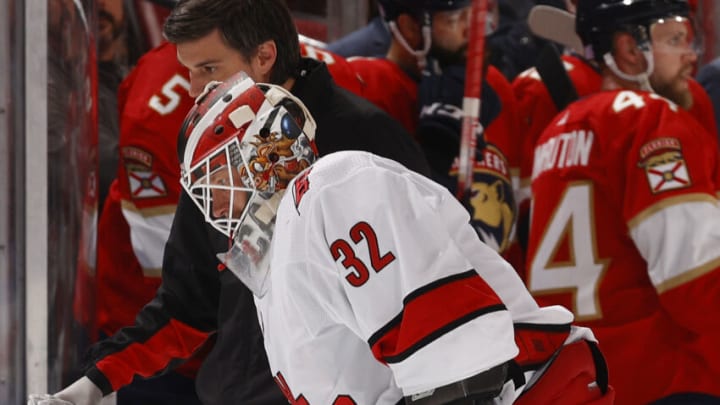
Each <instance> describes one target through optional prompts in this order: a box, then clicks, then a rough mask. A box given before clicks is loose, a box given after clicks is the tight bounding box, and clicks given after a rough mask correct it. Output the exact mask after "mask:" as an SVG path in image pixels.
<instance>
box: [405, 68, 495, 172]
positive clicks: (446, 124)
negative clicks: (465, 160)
mask: <svg viewBox="0 0 720 405" xmlns="http://www.w3.org/2000/svg"><path fill="white" fill-rule="evenodd" d="M429 65H430V66H432V63H430V64H429ZM486 87H487V85H486V83H485V82H483V103H482V108H483V112H485V111H484V110H485V100H486V94H488V93H489V91H486ZM464 91H465V66H463V65H453V66H446V67H445V68H443V70H442V71H440V70H438V69H428V70H426V71H425V72H423V77H422V79H421V81H420V86H419V88H418V102H419V105H420V117H419V120H418V127H417V136H418V139H419V140H420V143H421V144H422V146H423V150H424V151H425V153H426V155H427V157H428V161H429V162H430V165H431V167H432V169H433V171H435V172H437V173H440V174H443V175H447V173H448V172H449V170H450V166H451V165H452V162H453V160H454V159H455V157H456V156H458V153H459V151H460V135H461V132H462V121H463V116H464V114H463V109H462V102H463V94H464ZM486 118H488V117H483V116H482V113H481V116H480V119H481V122H482V123H483V125H484V123H485V122H489V120H487V119H486ZM484 147H485V144H484V140H483V138H482V137H480V138H478V139H477V150H478V151H481V150H482V149H483V148H484Z"/></svg>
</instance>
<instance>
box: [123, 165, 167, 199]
mask: <svg viewBox="0 0 720 405" xmlns="http://www.w3.org/2000/svg"><path fill="white" fill-rule="evenodd" d="M127 173H128V183H129V184H130V193H131V195H132V198H152V197H164V196H166V195H167V188H166V187H165V182H164V181H163V179H162V177H160V175H159V174H157V173H153V172H151V171H149V170H138V169H137V168H131V167H128V171H127Z"/></svg>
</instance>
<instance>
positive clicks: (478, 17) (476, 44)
mask: <svg viewBox="0 0 720 405" xmlns="http://www.w3.org/2000/svg"><path fill="white" fill-rule="evenodd" d="M486 19H487V0H473V2H472V16H471V23H470V38H469V41H468V49H467V64H466V68H465V89H464V91H465V92H464V96H463V105H462V107H463V122H462V132H461V136H460V157H459V161H458V188H457V198H458V200H460V201H461V202H465V199H466V197H468V196H469V195H470V187H471V185H472V177H473V170H474V168H475V148H476V146H477V137H479V136H482V133H483V127H482V125H480V97H481V89H482V79H483V77H482V76H483V75H482V73H483V58H484V50H485V27H486Z"/></svg>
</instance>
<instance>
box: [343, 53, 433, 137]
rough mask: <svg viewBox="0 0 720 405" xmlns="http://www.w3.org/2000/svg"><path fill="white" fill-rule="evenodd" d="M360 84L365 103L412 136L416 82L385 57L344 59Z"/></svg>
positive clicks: (414, 128) (415, 119) (416, 97)
mask: <svg viewBox="0 0 720 405" xmlns="http://www.w3.org/2000/svg"><path fill="white" fill-rule="evenodd" d="M348 62H349V63H350V66H352V68H353V70H354V71H355V72H356V73H357V75H358V77H359V78H360V82H361V83H362V94H361V96H362V97H364V98H365V99H367V100H369V101H370V102H372V103H373V104H375V105H376V106H378V107H379V108H380V109H381V110H383V111H385V112H386V113H388V114H389V115H390V116H391V117H393V118H395V119H396V120H398V121H399V122H400V123H401V124H402V125H403V127H405V129H406V130H407V131H408V132H409V133H410V134H412V135H413V136H414V135H415V130H416V129H417V121H418V115H419V110H418V82H417V80H415V79H413V78H412V77H410V75H408V74H407V73H406V72H405V71H403V70H402V69H401V68H400V66H399V65H398V64H397V63H395V62H392V61H390V60H388V59H385V58H361V57H354V58H350V59H348Z"/></svg>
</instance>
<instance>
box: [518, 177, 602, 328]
mask: <svg viewBox="0 0 720 405" xmlns="http://www.w3.org/2000/svg"><path fill="white" fill-rule="evenodd" d="M592 192H593V189H592V184H589V183H572V184H571V185H570V186H569V187H568V188H567V190H565V194H564V195H563V196H562V198H561V200H560V203H559V205H558V207H557V208H556V210H555V212H554V213H553V215H552V216H551V217H550V220H549V221H548V225H547V227H546V228H545V232H544V233H543V234H542V239H541V240H540V242H539V243H538V249H537V251H536V253H535V257H533V259H532V262H531V267H530V276H529V280H528V283H529V289H530V291H531V292H532V293H533V295H543V294H553V293H562V292H570V293H571V294H572V295H573V308H571V309H572V310H573V312H574V313H575V315H576V316H577V318H578V319H585V320H587V319H597V318H599V317H601V316H602V313H601V311H600V308H599V304H598V287H599V285H600V280H601V279H602V276H603V274H604V273H605V269H607V264H608V263H607V261H606V260H600V259H598V257H597V256H598V255H597V243H596V233H595V223H594V220H593V213H594V210H593V209H592V201H593V200H592ZM560 257H562V258H563V259H560Z"/></svg>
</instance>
